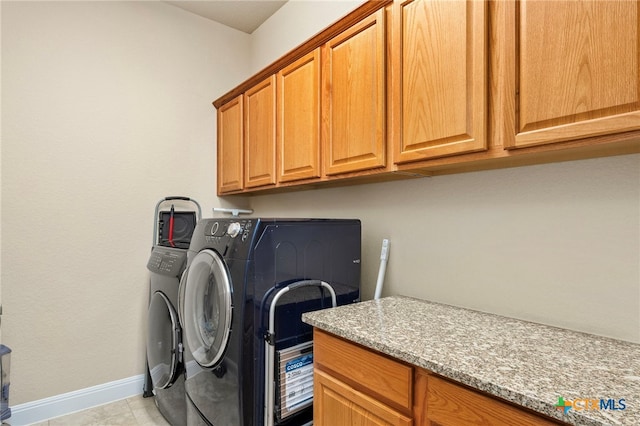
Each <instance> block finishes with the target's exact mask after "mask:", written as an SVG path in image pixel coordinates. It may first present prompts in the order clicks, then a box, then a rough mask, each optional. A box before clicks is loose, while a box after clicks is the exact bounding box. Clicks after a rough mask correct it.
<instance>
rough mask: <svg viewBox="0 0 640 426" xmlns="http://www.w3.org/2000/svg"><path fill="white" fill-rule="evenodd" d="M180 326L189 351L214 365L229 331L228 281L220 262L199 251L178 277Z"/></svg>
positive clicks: (207, 364)
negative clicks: (181, 324) (180, 308)
mask: <svg viewBox="0 0 640 426" xmlns="http://www.w3.org/2000/svg"><path fill="white" fill-rule="evenodd" d="M182 280H183V283H182V286H183V288H182V290H181V291H182V295H183V300H182V303H183V305H182V315H183V317H184V318H183V319H184V320H183V327H184V332H185V335H186V339H187V346H188V347H189V351H191V353H192V354H193V358H194V359H195V360H196V361H197V362H198V364H200V365H201V366H203V367H215V366H216V365H217V364H218V363H219V362H220V361H221V360H222V357H223V356H224V353H225V350H226V348H227V343H228V342H229V334H230V332H231V316H232V310H233V308H232V304H231V280H230V279H229V273H228V271H227V268H226V266H225V264H224V261H223V260H222V258H221V257H220V255H219V254H218V253H216V252H215V251H213V250H203V251H201V252H200V253H198V254H197V255H196V256H195V257H194V258H193V261H192V262H191V264H190V265H189V267H188V268H187V271H186V273H185V274H184V276H183V277H182Z"/></svg>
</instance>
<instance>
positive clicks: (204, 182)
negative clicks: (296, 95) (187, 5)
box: [1, 1, 250, 405]
mask: <svg viewBox="0 0 640 426" xmlns="http://www.w3.org/2000/svg"><path fill="white" fill-rule="evenodd" d="M1 7H2V125H3V126H2V231H3V234H2V296H3V305H4V315H3V320H2V331H3V334H2V337H3V343H4V344H6V345H8V346H9V347H11V348H12V350H13V354H12V359H11V361H12V365H11V382H12V384H11V405H16V404H21V403H23V402H25V401H34V400H38V399H41V398H45V397H48V396H51V395H57V394H61V393H64V392H67V391H72V390H76V389H82V388H86V387H89V386H93V385H96V384H102V383H106V382H111V381H114V380H118V379H121V378H126V377H130V376H134V375H139V374H142V373H143V369H144V357H145V355H144V354H145V350H144V339H145V335H146V304H147V298H148V273H147V270H146V268H145V265H146V262H147V260H148V255H149V250H150V247H151V243H152V229H153V223H154V218H153V209H154V207H155V203H156V202H157V201H158V200H159V199H161V198H163V197H164V196H167V195H187V196H190V197H193V198H195V199H197V200H198V201H200V203H201V204H202V207H203V209H204V211H205V215H209V216H210V215H211V213H210V212H211V207H213V206H218V205H220V204H221V202H220V201H219V200H217V199H216V197H215V183H216V181H215V179H216V177H215V162H216V158H215V134H216V133H215V121H216V118H215V109H214V108H213V106H212V105H211V102H212V101H213V100H214V99H216V98H217V97H219V96H220V95H222V94H223V93H225V92H226V91H228V90H229V89H230V88H231V87H233V86H235V85H237V84H239V83H240V82H241V81H243V80H244V79H246V78H248V77H249V75H250V65H249V43H250V36H249V35H247V34H245V33H242V32H239V31H236V30H232V29H230V28H228V27H225V26H223V25H220V24H216V23H214V22H212V21H209V20H206V19H203V18H200V17H198V16H196V15H193V14H190V13H188V12H185V11H183V10H181V9H178V8H175V7H173V6H169V5H167V4H165V3H162V2H7V1H3V2H2V3H1Z"/></svg>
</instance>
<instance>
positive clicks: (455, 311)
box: [302, 296, 640, 426]
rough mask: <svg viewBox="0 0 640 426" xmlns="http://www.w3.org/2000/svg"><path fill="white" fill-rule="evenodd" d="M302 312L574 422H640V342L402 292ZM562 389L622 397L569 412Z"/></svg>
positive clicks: (318, 323) (569, 394)
mask: <svg viewBox="0 0 640 426" xmlns="http://www.w3.org/2000/svg"><path fill="white" fill-rule="evenodd" d="M302 320H303V321H304V322H306V323H308V324H310V325H312V326H314V327H317V328H319V329H322V330H324V331H327V332H330V333H333V334H335V335H337V336H340V337H343V338H345V339H348V340H351V341H353V342H356V343H359V344H361V345H363V346H366V347H369V348H371V349H375V350H377V351H380V352H382V353H384V354H387V355H390V356H392V357H394V358H397V359H399V360H402V361H405V362H407V363H410V364H413V365H415V366H418V367H422V368H425V369H427V370H430V371H432V372H434V373H437V374H440V375H442V376H445V377H448V378H450V379H453V380H455V381H457V382H460V383H463V384H465V385H468V386H471V387H473V388H475V389H478V390H481V391H484V392H487V393H489V394H492V395H495V396H497V397H500V398H503V399H506V400H507V401H511V402H513V403H515V404H518V405H521V406H524V407H527V408H530V409H532V410H534V411H537V412H539V413H542V414H545V415H547V416H550V417H553V418H556V419H558V420H561V421H564V422H567V423H570V424H574V425H618V424H621V425H636V426H637V425H640V345H637V344H633V343H629V342H624V341H621V340H614V339H610V338H606V337H600V336H596V335H591V334H586V333H580V332H575V331H570V330H565V329H561V328H556V327H550V326H546V325H541V324H536V323H532V322H527V321H521V320H516V319H513V318H507V317H503V316H498V315H492V314H486V313H482V312H478V311H473V310H469V309H462V308H457V307H453V306H448V305H443V304H439V303H432V302H427V301H424V300H418V299H412V298H408V297H402V296H397V297H396V296H394V297H388V298H383V299H380V300H371V301H366V302H361V303H356V304H353V305H346V306H340V307H337V308H331V309H325V310H322V311H316V312H309V313H305V314H303V316H302ZM559 397H562V398H564V401H576V400H578V399H597V400H600V399H604V400H606V401H607V402H609V401H608V400H609V399H611V400H614V402H615V405H608V406H607V407H606V408H607V409H596V410H578V409H575V408H572V409H569V410H568V411H567V412H566V413H564V412H563V410H561V409H558V408H557V407H556V404H558V402H559V400H558V398H559ZM620 400H624V401H622V404H621V403H620ZM609 404H610V402H609ZM623 405H624V406H623ZM614 407H615V408H616V409H611V408H614ZM622 408H624V409H622Z"/></svg>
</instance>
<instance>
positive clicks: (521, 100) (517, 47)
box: [498, 0, 640, 148]
mask: <svg viewBox="0 0 640 426" xmlns="http://www.w3.org/2000/svg"><path fill="white" fill-rule="evenodd" d="M498 6H499V8H498V10H499V11H500V14H499V16H498V19H504V22H505V27H506V28H505V35H504V37H505V40H504V41H502V40H499V42H504V43H505V48H506V49H507V50H506V52H507V53H512V55H513V63H512V62H510V61H511V58H508V57H507V58H506V60H507V62H506V67H505V69H504V72H505V73H507V75H506V76H505V78H507V80H506V85H505V90H506V91H507V93H506V95H505V105H507V106H508V105H509V104H511V105H515V117H514V119H513V123H509V124H511V126H513V127H512V128H513V129H514V130H515V132H514V131H512V130H511V131H509V129H507V132H508V134H507V135H506V138H505V147H507V148H514V147H527V146H533V145H541V144H548V143H552V142H560V141H567V140H572V139H580V138H584V137H590V136H598V135H605V134H615V133H620V132H626V131H631V130H638V129H640V68H639V67H640V64H639V63H638V60H639V58H640V13H639V8H640V2H638V1H624V0H622V1H601V0H583V1H528V0H527V1H525V0H523V1H520V2H517V3H514V2H508V3H505V4H500V5H498ZM500 8H505V9H504V10H502V9H500ZM509 97H511V99H509Z"/></svg>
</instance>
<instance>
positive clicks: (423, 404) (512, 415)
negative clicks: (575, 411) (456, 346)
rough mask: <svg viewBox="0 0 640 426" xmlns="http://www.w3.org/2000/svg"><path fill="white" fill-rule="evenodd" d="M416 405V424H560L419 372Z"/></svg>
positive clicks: (449, 425) (456, 425)
mask: <svg viewBox="0 0 640 426" xmlns="http://www.w3.org/2000/svg"><path fill="white" fill-rule="evenodd" d="M415 404H416V413H415V416H416V423H415V424H416V425H440V426H465V425H492V426H513V425H518V426H535V425H539V426H545V425H557V424H561V423H559V422H555V421H552V420H547V419H546V418H544V417H541V416H539V415H537V414H533V413H530V412H528V411H525V410H522V409H520V408H517V407H515V406H513V405H511V404H509V403H506V402H502V401H500V400H498V399H496V398H493V397H490V396H487V395H484V394H482V393H480V392H477V391H474V390H472V389H469V388H467V387H465V386H461V385H458V384H455V383H453V382H451V381H449V380H446V379H443V378H441V377H438V376H437V375H435V374H432V373H429V372H427V371H424V370H420V369H418V370H417V371H416V402H415Z"/></svg>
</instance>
